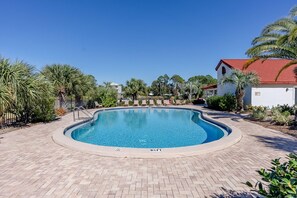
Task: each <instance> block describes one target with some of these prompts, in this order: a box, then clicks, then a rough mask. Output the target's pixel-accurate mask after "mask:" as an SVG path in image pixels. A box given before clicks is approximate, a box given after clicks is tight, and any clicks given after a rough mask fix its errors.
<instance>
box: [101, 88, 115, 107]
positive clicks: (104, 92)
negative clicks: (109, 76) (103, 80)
mask: <svg viewBox="0 0 297 198" xmlns="http://www.w3.org/2000/svg"><path fill="white" fill-rule="evenodd" d="M97 98H98V99H97V101H98V102H99V103H101V104H102V106H103V107H115V106H116V105H117V91H116V90H115V89H113V88H110V87H99V88H98V93H97Z"/></svg>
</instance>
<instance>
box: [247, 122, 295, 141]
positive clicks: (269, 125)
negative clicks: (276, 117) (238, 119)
mask: <svg viewBox="0 0 297 198" xmlns="http://www.w3.org/2000/svg"><path fill="white" fill-rule="evenodd" d="M244 120H246V121H249V122H252V123H255V124H259V125H261V126H263V127H265V128H269V129H273V130H276V131H281V132H283V133H286V134H289V135H292V136H294V137H297V126H280V125H275V124H272V123H270V121H259V120H254V119H251V118H244Z"/></svg>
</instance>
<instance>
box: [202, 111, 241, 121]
mask: <svg viewBox="0 0 297 198" xmlns="http://www.w3.org/2000/svg"><path fill="white" fill-rule="evenodd" d="M207 115H208V116H211V118H212V119H221V118H230V119H231V120H232V121H235V122H239V121H240V120H241V119H244V118H246V116H244V115H241V114H231V113H227V112H207Z"/></svg>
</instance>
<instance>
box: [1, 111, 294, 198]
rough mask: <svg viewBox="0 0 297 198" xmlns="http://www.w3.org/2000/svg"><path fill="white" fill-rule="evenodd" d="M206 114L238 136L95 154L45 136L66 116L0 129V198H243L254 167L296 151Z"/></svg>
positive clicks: (270, 134) (278, 139)
mask: <svg viewBox="0 0 297 198" xmlns="http://www.w3.org/2000/svg"><path fill="white" fill-rule="evenodd" d="M208 112H209V116H210V117H212V118H214V119H215V120H218V121H220V122H223V123H225V124H227V125H233V126H235V127H237V128H239V129H240V130H241V131H242V135H243V137H242V139H241V141H240V142H239V143H237V144H235V145H233V146H231V147H228V148H227V149H224V150H221V151H218V152H215V153H208V154H201V155H197V156H194V157H183V158H172V159H132V158H114V157H102V156H98V155H91V154H86V153H82V152H79V151H75V150H71V149H68V148H64V147H62V146H60V145H57V144H56V143H54V142H53V141H52V139H51V135H52V132H53V131H54V130H55V129H57V128H58V127H61V126H67V125H69V123H71V122H73V121H72V115H71V114H69V115H66V116H65V117H63V118H62V119H61V120H60V121H56V122H52V123H49V124H38V125H35V126H32V127H28V128H23V129H20V130H17V131H14V132H10V133H6V134H3V135H1V137H3V139H0V141H1V143H0V159H1V161H0V197H205V196H207V197H220V195H222V194H226V191H225V190H223V189H226V190H227V191H228V190H232V191H235V192H237V193H242V194H241V196H243V195H244V194H245V192H247V193H248V192H249V188H247V187H246V186H245V185H244V182H246V181H247V180H249V181H256V179H259V177H258V175H257V173H256V172H255V170H257V169H259V168H261V167H270V160H271V159H274V158H278V157H285V155H286V154H288V153H289V152H297V139H296V138H293V137H291V136H288V135H285V134H283V133H280V132H275V131H273V130H270V129H267V128H263V127H261V126H259V125H255V124H253V123H249V122H246V121H243V120H242V119H240V118H239V117H237V116H235V115H234V116H232V115H228V114H224V113H218V112H214V111H208ZM227 194H228V193H227ZM231 194H232V193H231Z"/></svg>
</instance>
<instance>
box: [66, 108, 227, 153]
mask: <svg viewBox="0 0 297 198" xmlns="http://www.w3.org/2000/svg"><path fill="white" fill-rule="evenodd" d="M95 117H96V116H95ZM227 134H228V133H227V132H226V131H225V130H224V129H222V128H220V127H218V126H217V125H214V124H212V123H210V122H208V121H205V120H203V119H202V118H201V116H200V112H198V111H192V110H187V109H170V108H131V109H114V110H106V111H100V112H98V117H97V119H96V120H95V121H94V123H93V124H91V123H88V124H85V125H83V126H81V127H79V128H76V129H74V130H73V131H72V133H71V137H72V138H73V139H75V140H77V141H81V142H85V143H90V144H96V145H101V146H115V147H130V148H131V147H132V148H172V147H183V146H192V145H198V144H203V143H207V142H211V141H215V140H218V139H220V138H222V137H224V136H226V135H227Z"/></svg>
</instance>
